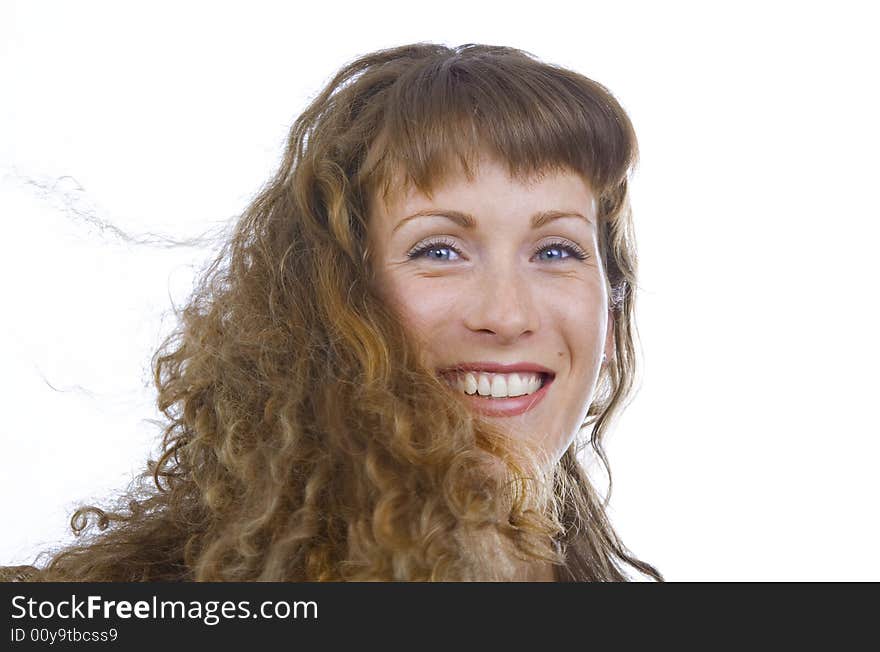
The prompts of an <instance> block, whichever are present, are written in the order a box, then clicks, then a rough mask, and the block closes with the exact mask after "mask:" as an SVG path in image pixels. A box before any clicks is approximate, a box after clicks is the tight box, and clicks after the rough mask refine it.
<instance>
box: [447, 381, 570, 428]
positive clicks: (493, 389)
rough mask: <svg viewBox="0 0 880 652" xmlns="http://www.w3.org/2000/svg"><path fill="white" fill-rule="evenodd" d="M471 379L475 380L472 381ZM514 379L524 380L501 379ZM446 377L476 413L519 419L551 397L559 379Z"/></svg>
mask: <svg viewBox="0 0 880 652" xmlns="http://www.w3.org/2000/svg"><path fill="white" fill-rule="evenodd" d="M468 375H470V376H472V377H471V378H468V377H467V376H468ZM514 375H517V376H524V377H520V378H517V379H509V378H503V379H498V378H497V377H498V376H507V377H509V376H514ZM477 376H482V378H477ZM443 377H444V379H445V380H446V382H447V383H449V384H450V386H451V387H453V388H455V389H457V390H458V391H460V392H461V393H462V398H463V399H464V401H465V402H466V403H467V404H468V405H470V406H471V408H472V409H473V410H475V411H476V412H478V413H480V414H483V415H485V416H490V417H515V416H518V415H521V414H524V413H526V412H528V411H530V410H533V409H534V408H535V407H536V406H538V405H539V404H540V403H541V401H543V400H544V398H545V397H546V396H547V393H548V391H549V390H550V387H551V386H552V385H553V380H554V378H555V376H554V375H553V374H548V373H527V374H489V373H486V374H484V373H483V372H479V373H474V372H467V373H465V374H462V373H461V372H457V373H456V372H454V373H451V374H443ZM502 380H503V381H505V383H506V385H505V384H504V383H502ZM511 381H512V382H511ZM475 390H476V391H475ZM511 394H516V395H515V396H512V395H511Z"/></svg>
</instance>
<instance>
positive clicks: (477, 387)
mask: <svg viewBox="0 0 880 652" xmlns="http://www.w3.org/2000/svg"><path fill="white" fill-rule="evenodd" d="M448 380H449V383H450V384H451V385H452V386H453V387H456V388H457V389H459V390H461V391H462V392H464V393H465V394H468V395H474V394H479V395H480V396H491V397H492V398H508V397H513V396H523V395H525V394H534V393H535V392H537V391H538V390H539V389H541V385H542V384H543V382H542V380H541V374H536V373H521V374H515V373H514V374H490V373H476V372H468V373H465V374H460V375H458V376H451V377H449V378H448Z"/></svg>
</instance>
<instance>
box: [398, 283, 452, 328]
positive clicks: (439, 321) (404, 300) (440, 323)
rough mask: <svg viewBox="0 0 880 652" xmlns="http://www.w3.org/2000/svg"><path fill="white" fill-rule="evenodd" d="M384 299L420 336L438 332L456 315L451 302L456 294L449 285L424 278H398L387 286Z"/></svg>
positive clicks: (406, 324)
mask: <svg viewBox="0 0 880 652" xmlns="http://www.w3.org/2000/svg"><path fill="white" fill-rule="evenodd" d="M387 291H388V298H389V300H390V301H391V302H393V305H394V306H395V308H396V310H397V313H398V314H399V315H400V317H401V319H402V320H403V323H404V325H405V326H406V327H407V329H408V330H410V331H411V332H412V333H413V334H415V335H419V336H421V337H423V338H429V339H428V341H430V337H431V336H433V335H439V334H440V333H441V332H442V331H443V330H444V328H445V327H447V326H449V325H450V323H451V316H452V315H454V314H456V310H455V306H454V304H453V302H454V301H455V300H456V297H457V296H460V293H458V292H456V291H453V288H452V287H451V285H449V284H443V283H432V284H430V287H429V286H428V285H426V283H425V280H424V279H418V278H414V279H407V278H400V279H396V280H394V281H392V282H390V283H389V284H388V286H387Z"/></svg>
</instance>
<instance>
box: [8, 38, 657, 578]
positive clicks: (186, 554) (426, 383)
mask: <svg viewBox="0 0 880 652" xmlns="http://www.w3.org/2000/svg"><path fill="white" fill-rule="evenodd" d="M636 155H637V150H636V139H635V135H634V132H633V129H632V126H631V124H630V121H629V119H628V118H627V116H626V114H625V112H624V111H623V109H622V108H621V107H620V105H619V104H618V102H617V101H616V100H615V99H614V98H613V96H612V95H611V94H610V93H609V92H608V91H607V90H606V89H605V88H603V87H602V86H601V85H599V84H597V83H595V82H593V81H591V80H589V79H587V78H586V77H584V76H582V75H580V74H578V73H575V72H572V71H569V70H566V69H564V68H560V67H557V66H553V65H549V64H546V63H543V62H541V61H539V60H538V59H537V58H536V57H534V56H533V55H530V54H528V53H525V52H522V51H520V50H516V49H513V48H507V47H500V46H488V45H474V44H469V45H464V46H460V47H456V48H449V47H445V46H442V45H434V44H426V43H418V44H412V45H405V46H401V47H396V48H392V49H388V50H382V51H379V52H375V53H371V54H368V55H365V56H363V57H360V58H358V59H357V60H355V61H353V62H352V63H350V64H348V65H346V66H345V67H343V69H342V70H341V71H339V72H338V74H337V75H336V76H335V77H334V78H333V80H332V81H331V82H330V83H329V85H328V86H327V88H325V89H324V90H323V91H322V92H321V93H320V95H319V96H318V97H317V98H316V99H315V100H314V101H313V102H312V103H311V105H310V106H309V107H308V108H307V109H306V110H305V111H304V112H303V114H302V115H301V116H300V117H299V118H298V119H297V120H296V122H295V123H294V125H293V127H292V129H291V132H290V139H289V142H288V146H287V150H286V153H285V156H284V160H283V162H282V164H281V168H280V169H279V171H278V173H277V174H276V175H275V177H274V178H273V179H272V180H271V181H270V182H269V183H268V184H267V186H266V188H265V189H264V190H263V191H262V192H261V193H260V194H259V196H258V197H257V198H256V199H255V200H254V201H253V203H252V204H251V205H250V207H249V208H248V209H247V211H246V212H245V213H244V215H243V216H242V217H241V219H240V221H239V222H238V225H237V227H236V230H235V232H234V234H233V235H232V238H231V240H230V242H229V243H228V245H227V246H226V247H225V249H224V250H223V251H222V252H221V254H220V256H219V257H218V258H217V259H216V260H215V261H213V263H212V264H211V265H210V266H209V267H208V269H207V270H206V272H205V273H204V276H203V278H202V279H201V282H200V285H199V286H198V288H197V290H196V291H195V292H194V294H193V296H192V297H191V298H190V300H189V302H188V304H187V305H186V306H185V307H184V308H183V309H182V310H181V312H180V315H179V317H180V322H179V326H178V328H177V330H176V331H175V332H174V333H172V334H171V335H170V336H169V337H168V339H167V340H166V341H165V343H164V344H163V347H162V348H161V349H160V350H159V351H158V352H157V353H156V355H155V357H154V361H153V363H154V376H155V383H156V387H157V390H158V405H159V407H160V409H161V410H162V411H163V413H164V414H165V416H166V417H167V427H166V429H165V436H164V439H163V451H164V452H163V455H162V456H161V457H160V459H159V460H158V461H155V462H153V461H150V462H149V463H148V464H147V469H146V471H145V472H144V474H143V476H142V477H141V484H140V486H139V487H138V488H137V489H136V490H134V491H132V492H131V493H129V494H125V495H122V496H121V497H120V498H119V500H118V502H117V503H116V505H114V506H113V507H111V508H99V507H91V506H90V507H83V508H81V509H80V510H78V511H77V512H76V513H75V514H74V516H73V519H72V526H73V528H74V531H76V532H77V533H83V534H84V536H85V540H84V541H83V542H82V543H81V544H79V545H76V546H73V547H69V548H66V549H63V550H59V551H56V552H55V553H54V554H52V555H51V557H50V559H49V560H48V563H47V564H45V565H44V566H43V567H42V568H39V569H36V568H35V569H33V570H32V574H31V575H30V579H35V580H50V581H51V580H115V581H136V580H137V581H153V580H239V581H241V580H374V579H379V580H522V579H535V580H560V581H571V580H576V581H585V580H599V581H609V580H625V579H628V577H629V576H628V574H627V571H628V570H638V571H640V572H642V573H644V574H646V575H648V576H651V577H653V578H655V579H662V577H661V576H660V574H659V573H658V572H657V571H656V570H655V569H654V568H653V567H652V566H650V565H649V564H647V563H645V562H642V561H640V560H638V559H637V558H636V557H634V556H633V555H632V554H631V553H630V552H629V551H628V550H627V549H626V547H625V546H624V545H623V544H622V543H621V541H620V540H619V539H618V537H617V536H616V535H615V533H614V530H613V528H612V526H611V524H610V523H609V521H608V519H607V517H606V514H605V504H604V503H603V502H602V500H601V499H600V498H599V494H598V492H597V491H596V490H595V488H594V486H593V484H592V482H591V479H590V478H589V477H588V475H587V474H586V472H585V471H584V469H583V468H582V467H581V464H580V462H579V460H578V453H579V451H580V450H581V448H582V447H583V446H585V445H586V444H587V442H589V443H590V444H591V446H592V448H593V450H594V452H595V453H596V454H597V456H598V458H599V459H600V460H601V461H602V462H603V463H605V456H604V453H603V451H602V437H603V434H604V433H605V432H606V430H607V428H608V425H609V423H610V422H611V420H612V418H613V417H614V416H615V414H616V413H617V412H618V411H619V410H620V409H621V407H622V405H623V404H624V403H625V401H626V398H627V396H628V394H629V392H630V389H631V385H632V379H633V373H634V350H635V349H634V341H633V338H634V324H633V305H634V304H633V302H634V294H633V288H634V287H635V281H636V276H635V271H636V264H635V262H636V258H635V247H634V242H633V238H632V225H631V220H630V211H629V202H628V199H627V176H628V174H629V171H630V170H631V168H632V166H633V164H634V163H635V160H636ZM586 431H588V432H589V435H588V436H586V435H585V432H586ZM95 525H96V526H97V528H94V527H91V526H95ZM17 573H19V574H21V569H17Z"/></svg>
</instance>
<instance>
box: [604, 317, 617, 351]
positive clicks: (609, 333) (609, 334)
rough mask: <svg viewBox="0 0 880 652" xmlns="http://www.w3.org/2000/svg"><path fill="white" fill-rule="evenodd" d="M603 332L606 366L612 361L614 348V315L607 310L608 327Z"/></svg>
mask: <svg viewBox="0 0 880 652" xmlns="http://www.w3.org/2000/svg"><path fill="white" fill-rule="evenodd" d="M606 329H607V330H606V331H605V363H604V364H608V363H610V362H611V361H612V360H613V359H614V353H615V350H616V347H615V346H614V313H613V312H611V309H610V308H609V309H608V325H607V327H606Z"/></svg>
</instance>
